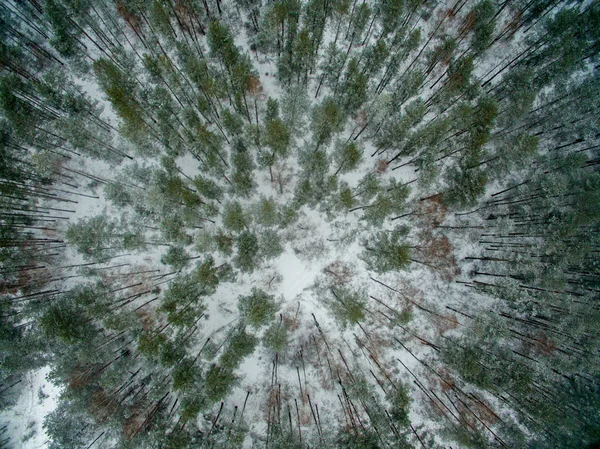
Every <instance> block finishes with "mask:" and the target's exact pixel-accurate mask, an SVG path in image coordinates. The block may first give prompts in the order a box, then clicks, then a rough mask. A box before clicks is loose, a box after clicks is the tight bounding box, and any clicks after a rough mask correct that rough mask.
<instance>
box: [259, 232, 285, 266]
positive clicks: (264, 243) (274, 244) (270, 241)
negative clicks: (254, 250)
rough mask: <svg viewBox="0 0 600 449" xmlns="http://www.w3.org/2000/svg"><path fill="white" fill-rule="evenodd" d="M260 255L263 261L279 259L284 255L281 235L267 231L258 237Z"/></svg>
mask: <svg viewBox="0 0 600 449" xmlns="http://www.w3.org/2000/svg"><path fill="white" fill-rule="evenodd" d="M258 237H259V247H260V255H261V257H262V258H263V259H266V260H269V259H274V258H276V257H279V256H280V255H281V253H283V246H282V244H281V238H280V237H279V234H277V232H276V231H275V230H273V229H265V230H264V231H261V232H260V233H259V235H258Z"/></svg>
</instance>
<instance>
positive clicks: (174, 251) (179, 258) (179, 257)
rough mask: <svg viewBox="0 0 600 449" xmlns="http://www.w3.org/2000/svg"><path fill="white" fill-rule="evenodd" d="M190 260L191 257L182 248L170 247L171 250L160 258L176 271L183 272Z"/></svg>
mask: <svg viewBox="0 0 600 449" xmlns="http://www.w3.org/2000/svg"><path fill="white" fill-rule="evenodd" d="M189 260H190V255H189V254H188V253H187V252H186V251H185V249H183V247H181V246H169V249H168V250H167V252H166V253H165V254H163V255H162V256H161V258H160V262H161V263H162V264H165V265H170V266H172V267H173V268H175V269H176V270H181V269H182V268H183V267H185V266H186V265H187V264H188V263H189Z"/></svg>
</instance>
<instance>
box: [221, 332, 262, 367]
mask: <svg viewBox="0 0 600 449" xmlns="http://www.w3.org/2000/svg"><path fill="white" fill-rule="evenodd" d="M257 343H258V339H257V338H256V337H255V336H254V335H253V334H249V333H247V332H246V331H245V330H244V329H240V330H237V331H235V332H234V333H233V335H232V336H231V337H230V338H229V340H228V342H227V347H226V349H225V352H224V353H223V355H222V356H221V358H220V361H219V362H220V364H221V366H222V367H223V368H224V369H226V370H231V371H233V370H234V369H236V368H237V367H238V365H239V364H240V363H241V362H242V360H244V358H246V357H247V356H249V355H250V354H252V353H253V352H254V348H255V347H256V344H257Z"/></svg>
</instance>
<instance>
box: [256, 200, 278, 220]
mask: <svg viewBox="0 0 600 449" xmlns="http://www.w3.org/2000/svg"><path fill="white" fill-rule="evenodd" d="M256 222H257V223H258V224H261V225H263V226H275V225H277V224H278V223H279V214H278V211H277V203H276V202H275V200H274V199H273V198H271V197H269V198H261V199H260V201H259V203H258V207H257V208H256Z"/></svg>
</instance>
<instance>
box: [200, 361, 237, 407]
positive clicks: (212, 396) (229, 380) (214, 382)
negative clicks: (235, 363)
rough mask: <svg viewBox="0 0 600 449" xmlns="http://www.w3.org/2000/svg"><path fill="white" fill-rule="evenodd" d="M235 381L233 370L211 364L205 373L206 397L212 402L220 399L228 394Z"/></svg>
mask: <svg viewBox="0 0 600 449" xmlns="http://www.w3.org/2000/svg"><path fill="white" fill-rule="evenodd" d="M235 381H236V377H235V375H234V374H233V370H231V369H227V368H222V367H220V366H218V365H213V366H212V367H211V368H210V369H209V370H208V373H207V374H206V379H205V388H206V397H207V398H208V400H209V401H212V402H216V401H220V400H222V399H223V398H225V396H227V394H229V392H230V391H231V389H232V388H233V386H234V384H235Z"/></svg>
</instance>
